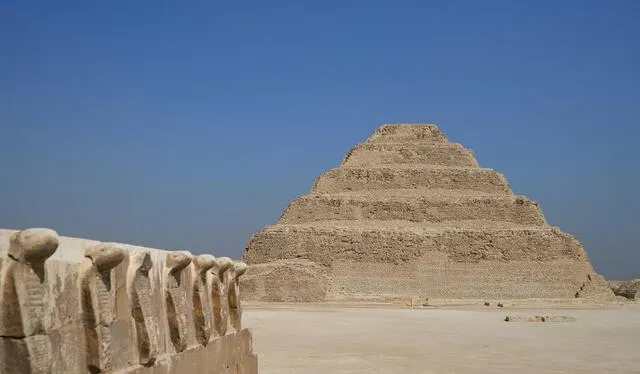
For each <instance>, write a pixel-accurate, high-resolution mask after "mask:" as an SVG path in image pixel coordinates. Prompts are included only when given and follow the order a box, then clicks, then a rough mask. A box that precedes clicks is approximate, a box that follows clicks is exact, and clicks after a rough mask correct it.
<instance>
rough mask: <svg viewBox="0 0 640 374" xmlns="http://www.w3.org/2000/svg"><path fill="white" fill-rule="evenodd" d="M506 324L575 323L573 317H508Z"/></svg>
mask: <svg viewBox="0 0 640 374" xmlns="http://www.w3.org/2000/svg"><path fill="white" fill-rule="evenodd" d="M504 320H505V322H575V321H576V319H575V318H574V317H571V316H506V317H505V318H504Z"/></svg>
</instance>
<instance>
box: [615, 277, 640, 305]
mask: <svg viewBox="0 0 640 374" xmlns="http://www.w3.org/2000/svg"><path fill="white" fill-rule="evenodd" d="M609 285H610V286H611V289H612V290H613V293H614V294H615V295H616V296H622V297H624V298H626V299H629V300H640V279H633V280H628V281H609Z"/></svg>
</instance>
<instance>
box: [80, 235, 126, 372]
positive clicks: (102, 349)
mask: <svg viewBox="0 0 640 374" xmlns="http://www.w3.org/2000/svg"><path fill="white" fill-rule="evenodd" d="M124 256H125V252H124V250H122V249H121V248H119V247H118V245H117V244H114V243H99V244H96V245H94V246H92V247H89V248H87V249H86V250H85V257H86V258H87V259H86V261H85V262H84V263H83V265H82V269H81V270H80V288H81V290H80V295H81V303H80V304H81V308H82V317H83V322H84V333H85V345H86V346H85V358H86V364H87V368H88V370H89V372H92V373H100V372H105V371H110V370H112V353H111V344H112V339H111V331H110V326H111V324H112V323H113V322H114V320H115V289H114V287H112V284H113V282H114V279H113V277H112V269H113V268H114V267H116V266H117V265H118V264H119V263H120V262H121V261H122V260H123V259H124Z"/></svg>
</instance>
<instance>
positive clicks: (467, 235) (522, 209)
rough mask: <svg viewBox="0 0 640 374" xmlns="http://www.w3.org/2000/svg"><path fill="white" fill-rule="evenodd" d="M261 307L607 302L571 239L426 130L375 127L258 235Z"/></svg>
mask: <svg viewBox="0 0 640 374" xmlns="http://www.w3.org/2000/svg"><path fill="white" fill-rule="evenodd" d="M244 260H245V262H246V263H248V264H250V268H249V271H248V272H247V274H246V275H245V277H244V278H243V280H242V287H243V294H242V295H243V297H244V298H245V299H247V300H262V301H394V300H406V299H409V298H411V299H412V300H413V299H415V298H418V299H422V300H426V299H427V298H428V299H429V300H430V301H431V300H433V299H443V300H447V299H478V300H486V299H494V300H505V299H525V298H526V299H530V298H543V299H545V298H549V299H572V300H576V301H578V302H581V301H596V300H604V299H607V300H608V299H611V298H612V297H613V294H612V292H611V290H610V289H609V287H608V285H607V283H606V281H605V280H604V278H603V277H602V276H600V275H598V274H597V273H596V272H595V271H594V269H593V268H592V266H591V264H590V262H589V259H588V257H587V254H586V252H585V250H584V248H583V247H582V245H581V244H580V243H579V242H578V240H576V239H575V238H574V237H573V236H571V235H568V234H566V233H563V232H562V231H560V230H559V229H558V228H555V227H551V226H549V225H548V224H547V222H546V220H545V218H544V216H543V214H542V212H541V210H540V208H539V207H538V204H537V203H535V202H533V201H531V200H529V199H527V198H526V197H524V196H515V195H514V194H513V193H512V192H511V188H510V186H509V184H508V183H507V180H506V179H505V178H504V176H503V175H501V174H499V173H497V172H495V171H494V170H492V169H486V168H481V167H480V166H479V165H478V162H477V161H476V158H475V156H474V154H473V153H472V152H471V151H470V150H468V149H466V148H464V147H463V146H462V145H460V144H456V143H451V142H449V141H448V140H447V138H446V137H445V135H444V134H443V133H442V132H441V131H440V130H439V129H438V128H437V127H436V126H434V125H413V124H411V125H400V124H398V125H384V126H382V127H380V128H378V130H377V131H375V133H374V134H373V136H371V137H370V138H369V139H368V140H367V141H366V142H364V143H362V144H359V145H357V146H356V147H355V148H353V149H352V150H351V151H349V153H348V154H347V155H346V157H345V158H344V160H343V162H342V164H341V165H340V167H338V168H336V169H331V170H328V171H326V172H325V173H323V174H322V175H321V176H320V177H319V178H318V179H317V180H316V183H315V185H314V186H313V189H312V190H311V193H310V194H308V195H305V196H302V197H300V198H298V199H296V200H294V201H293V202H291V203H290V204H289V206H288V207H287V208H286V209H285V211H284V213H283V214H282V216H281V218H280V221H279V222H278V224H276V225H274V226H268V227H266V228H264V229H263V230H262V231H260V232H259V233H257V234H255V235H254V236H253V237H252V238H251V240H250V242H249V245H248V248H247V249H246V252H245V255H244Z"/></svg>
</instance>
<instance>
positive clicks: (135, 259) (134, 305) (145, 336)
mask: <svg viewBox="0 0 640 374" xmlns="http://www.w3.org/2000/svg"><path fill="white" fill-rule="evenodd" d="M152 267H153V262H152V261H151V254H150V253H149V251H139V252H132V253H131V255H130V256H129V269H128V270H127V293H128V294H129V298H130V302H131V317H132V318H133V320H134V329H135V333H136V347H137V349H138V362H139V363H140V364H141V365H145V366H148V365H152V364H153V363H154V362H155V359H156V356H157V355H158V315H157V307H156V306H154V305H153V299H152V298H153V290H152V288H151V280H150V279H149V271H150V270H151V268H152Z"/></svg>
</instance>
